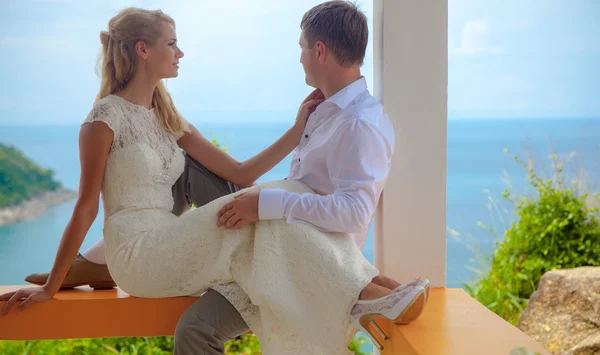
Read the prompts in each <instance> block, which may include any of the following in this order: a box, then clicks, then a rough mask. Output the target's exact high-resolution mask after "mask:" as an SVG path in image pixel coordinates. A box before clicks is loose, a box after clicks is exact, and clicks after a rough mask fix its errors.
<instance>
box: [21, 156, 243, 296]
mask: <svg viewBox="0 0 600 355" xmlns="http://www.w3.org/2000/svg"><path fill="white" fill-rule="evenodd" d="M239 189H240V188H239V187H238V186H236V185H234V184H232V183H230V182H228V181H226V180H224V179H222V178H221V177H219V176H217V175H215V174H213V173H212V172H211V171H210V170H208V169H207V168H205V167H204V166H203V165H202V164H200V163H199V162H198V161H196V160H195V159H194V158H192V157H190V156H189V155H187V154H186V155H185V168H184V171H183V174H182V175H181V176H180V177H179V179H177V181H176V182H175V184H174V185H173V187H172V189H171V191H172V193H173V210H172V213H173V214H174V215H176V216H180V215H181V214H183V213H184V212H186V211H188V210H189V209H190V207H191V205H192V203H193V204H194V205H195V206H196V207H200V206H203V205H205V204H207V203H209V202H210V201H212V200H215V199H217V198H219V197H221V196H225V195H228V194H230V193H233V192H236V191H238V190H239ZM48 276H49V274H48V273H42V274H38V273H34V274H30V275H28V276H27V277H26V278H25V281H27V282H30V283H33V284H37V285H43V284H45V283H46V280H47V279H48ZM90 284H98V285H108V286H107V287H114V282H113V280H112V278H111V276H110V273H109V272H108V269H107V267H106V255H105V247H104V239H100V240H98V241H97V242H96V243H95V244H94V245H93V246H92V247H90V248H89V249H87V250H85V251H84V252H83V253H82V254H80V255H78V256H77V258H76V259H75V262H74V263H73V264H72V266H71V268H70V269H69V274H68V278H66V279H65V281H64V282H63V287H67V286H70V287H73V285H75V286H81V285H90Z"/></svg>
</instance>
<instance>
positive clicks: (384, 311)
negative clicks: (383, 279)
mask: <svg viewBox="0 0 600 355" xmlns="http://www.w3.org/2000/svg"><path fill="white" fill-rule="evenodd" d="M381 289H383V290H387V291H388V292H391V293H390V294H388V295H387V296H384V297H380V298H377V299H370V300H366V299H363V300H359V301H358V302H357V303H356V304H355V305H354V307H352V311H351V312H350V321H351V322H352V325H353V326H354V327H355V328H356V329H358V330H362V331H363V332H365V333H367V334H368V335H369V336H370V337H371V339H372V340H373V343H374V344H375V345H376V346H377V347H378V348H379V350H383V346H382V345H381V343H380V342H379V341H378V340H377V339H376V338H375V336H374V335H373V333H372V332H371V329H370V327H369V324H370V323H371V322H372V321H373V320H374V319H377V318H387V319H389V320H391V321H393V322H398V321H399V320H401V319H403V318H404V317H405V316H406V315H409V314H410V315H411V317H412V316H413V315H416V316H418V315H420V314H421V312H423V308H424V306H425V290H424V289H423V288H422V287H419V286H408V287H406V288H404V289H403V290H402V291H400V292H396V291H391V290H389V289H386V288H384V287H381V286H378V285H375V284H369V286H367V288H365V290H363V293H366V294H367V295H368V296H367V295H365V298H366V297H371V296H372V295H375V294H377V293H380V294H381V293H385V292H384V291H382V290H381ZM361 296H362V293H361ZM415 318H416V317H415ZM375 329H376V330H377V332H378V333H379V334H380V335H381V336H382V338H383V339H384V340H385V339H387V336H386V335H385V333H383V332H382V331H381V329H379V327H375Z"/></svg>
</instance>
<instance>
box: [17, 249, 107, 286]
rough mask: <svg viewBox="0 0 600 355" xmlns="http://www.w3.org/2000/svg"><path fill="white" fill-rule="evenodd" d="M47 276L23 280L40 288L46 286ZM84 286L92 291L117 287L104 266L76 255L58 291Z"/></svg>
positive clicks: (37, 275)
mask: <svg viewBox="0 0 600 355" xmlns="http://www.w3.org/2000/svg"><path fill="white" fill-rule="evenodd" d="M49 275H50V274H48V273H44V274H31V275H29V276H27V277H26V278H25V281H27V282H29V283H32V284H34V285H40V286H41V285H44V284H46V281H47V280H48V276H49ZM84 285H89V286H90V287H91V288H94V289H104V288H113V287H116V286H117V284H115V282H114V281H113V279H112V277H111V276H110V273H109V272H108V267H107V266H106V265H105V264H96V263H93V262H91V261H89V260H87V259H86V258H84V257H83V256H82V255H81V254H79V253H78V254H77V257H76V258H75V260H73V264H71V268H70V269H69V272H68V273H67V276H66V277H65V280H64V281H63V283H62V285H61V286H60V289H61V290H63V289H70V288H73V287H77V286H84Z"/></svg>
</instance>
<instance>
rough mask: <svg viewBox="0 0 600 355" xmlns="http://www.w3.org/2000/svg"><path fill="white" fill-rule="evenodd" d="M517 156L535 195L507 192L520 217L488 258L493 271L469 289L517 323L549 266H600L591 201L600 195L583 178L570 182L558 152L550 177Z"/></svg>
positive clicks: (599, 238) (596, 222)
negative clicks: (588, 186)
mask: <svg viewBox="0 0 600 355" xmlns="http://www.w3.org/2000/svg"><path fill="white" fill-rule="evenodd" d="M505 151H506V150H505ZM513 158H514V160H515V161H516V162H517V163H519V164H521V165H522V166H523V167H524V168H525V169H526V171H527V179H528V181H529V183H530V184H531V186H532V187H533V189H534V191H535V195H534V196H533V197H528V196H525V195H523V194H520V195H516V194H513V193H512V191H511V188H510V187H509V188H507V189H506V190H505V191H504V193H503V198H505V199H506V200H508V201H509V202H510V203H512V204H513V205H514V207H515V213H516V216H517V219H516V220H515V221H514V222H512V223H511V225H510V227H509V228H508V229H507V230H506V231H505V233H504V238H503V239H502V240H499V241H498V242H497V244H496V250H495V252H494V253H493V254H492V256H491V257H490V258H489V259H488V262H490V268H489V271H488V272H484V273H483V275H482V276H483V277H482V278H481V279H479V280H477V281H476V282H475V283H473V284H466V285H465V288H466V289H467V291H468V292H469V293H470V294H471V296H473V297H474V298H475V299H477V300H478V301H479V302H481V303H482V304H483V305H485V306H487V307H488V308H489V309H491V310H492V311H493V312H495V313H496V314H498V315H499V316H501V317H502V318H504V319H506V320H508V321H509V322H511V323H513V324H516V323H517V322H518V319H519V316H520V314H521V312H522V311H523V309H524V308H525V306H526V305H527V302H528V300H529V298H530V296H531V294H532V293H533V292H534V291H535V290H536V288H537V285H538V284H539V281H540V278H541V277H542V275H543V274H544V273H545V272H546V271H549V270H553V269H568V268H575V267H580V266H599V265H600V224H599V217H600V216H599V213H598V208H597V207H591V206H590V205H593V204H592V203H590V201H593V199H592V198H593V197H595V198H596V199H597V198H598V195H597V194H596V195H594V196H591V195H590V194H589V193H587V192H586V191H585V190H586V189H585V188H582V182H581V180H571V181H569V180H568V179H567V178H566V177H565V173H564V171H563V166H564V163H563V161H559V160H558V157H557V156H556V155H553V156H551V157H550V160H551V164H552V168H553V169H552V176H550V177H542V176H541V175H539V174H537V173H536V169H535V168H534V166H533V165H532V164H531V162H529V163H525V162H524V161H522V160H521V159H520V158H519V157H517V156H513ZM484 227H485V226H484ZM486 228H488V229H489V231H490V232H492V233H494V229H493V228H489V227H486Z"/></svg>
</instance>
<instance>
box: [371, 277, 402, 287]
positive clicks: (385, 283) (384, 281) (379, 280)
mask: <svg viewBox="0 0 600 355" xmlns="http://www.w3.org/2000/svg"><path fill="white" fill-rule="evenodd" d="M372 282H373V283H374V284H376V285H379V286H381V287H385V288H388V289H390V290H395V289H396V288H398V287H400V283H398V282H396V281H394V280H392V279H390V278H389V277H387V276H385V275H379V276H377V277H375V278H374V279H373V280H372Z"/></svg>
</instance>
